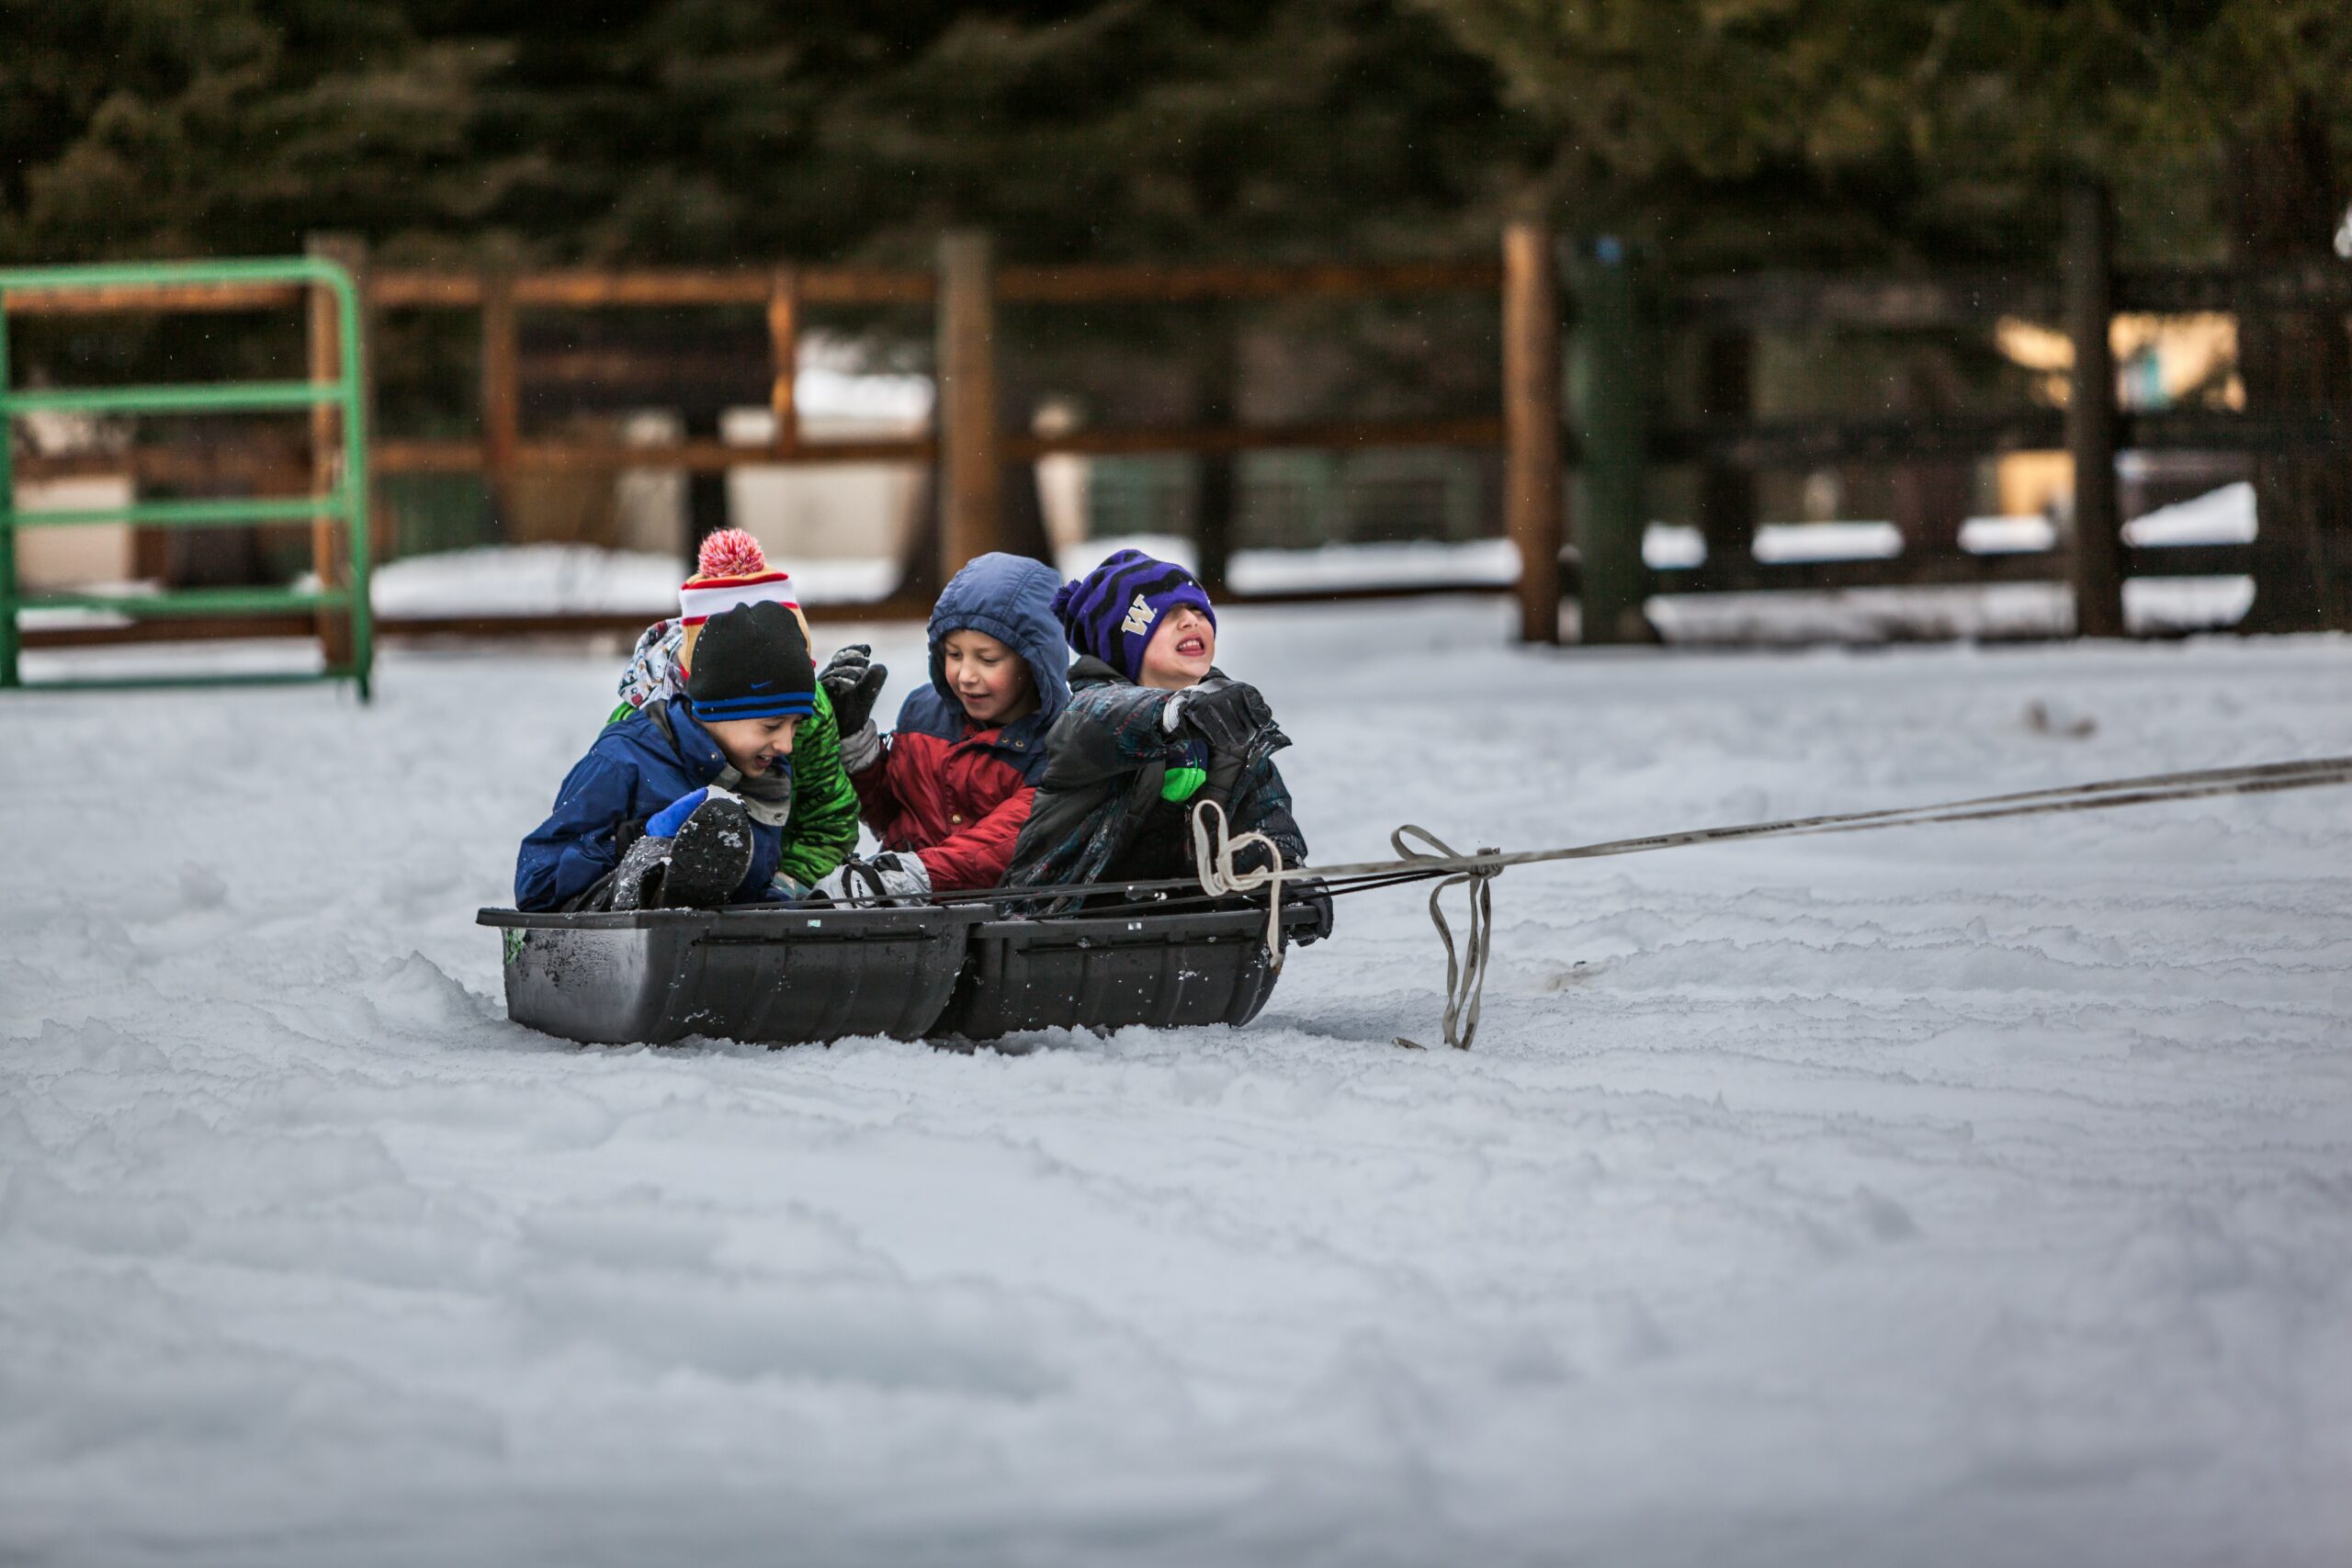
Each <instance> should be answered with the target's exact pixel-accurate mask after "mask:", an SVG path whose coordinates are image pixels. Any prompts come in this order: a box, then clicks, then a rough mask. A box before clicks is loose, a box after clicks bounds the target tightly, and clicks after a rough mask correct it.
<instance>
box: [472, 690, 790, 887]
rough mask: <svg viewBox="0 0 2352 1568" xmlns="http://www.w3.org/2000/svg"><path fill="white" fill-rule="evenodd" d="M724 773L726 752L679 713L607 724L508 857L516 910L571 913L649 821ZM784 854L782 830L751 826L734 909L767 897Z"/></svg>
mask: <svg viewBox="0 0 2352 1568" xmlns="http://www.w3.org/2000/svg"><path fill="white" fill-rule="evenodd" d="M727 771H728V762H727V756H726V753H724V752H722V751H721V750H719V749H718V742H717V741H715V740H713V739H711V738H710V735H709V732H708V731H707V730H705V729H704V728H702V726H701V725H699V724H696V723H695V720H694V716H693V715H691V714H689V713H687V712H686V710H685V705H684V704H678V705H669V704H666V703H663V702H662V701H661V700H660V699H658V698H657V699H655V700H654V701H652V702H650V703H648V704H646V705H645V706H644V708H642V709H641V710H639V711H638V712H635V713H632V714H630V715H629V716H628V717H626V718H623V719H621V720H619V721H617V722H616V723H613V724H608V725H606V726H605V730H604V733H603V734H601V735H599V736H597V737H596V743H595V744H594V746H591V747H590V748H589V749H588V754H587V755H586V756H584V757H582V758H581V759H580V761H578V762H577V763H575V764H574V765H573V766H572V770H571V773H567V774H566V775H564V780H563V787H562V788H560V789H559V790H557V791H556V797H555V810H554V811H553V812H552V813H551V814H550V815H549V816H548V819H547V820H546V821H544V822H542V823H540V824H539V825H538V827H537V829H533V831H532V833H531V836H530V837H529V838H527V839H525V840H523V848H522V850H521V852H519V853H518V854H516V856H515V908H518V909H535V910H537V909H561V908H567V907H569V906H570V905H571V902H572V900H574V899H576V898H578V897H580V896H581V895H582V894H583V893H585V892H587V891H588V890H589V889H590V888H592V887H594V886H595V885H596V884H597V882H599V881H600V880H602V879H603V878H604V877H605V875H606V874H608V873H610V872H611V871H612V869H613V868H614V867H615V866H616V865H618V864H619V863H620V858H621V852H622V851H623V850H624V849H626V848H627V847H628V840H630V839H634V838H635V837H636V836H637V834H638V832H639V831H641V830H642V829H643V827H644V823H645V819H646V818H649V817H650V816H652V815H653V814H654V813H655V812H657V811H659V810H661V809H662V807H665V806H667V805H669V804H670V803H671V802H672V801H673V800H675V799H677V798H678V797H679V796H680V795H687V794H690V793H692V792H693V791H695V790H697V789H700V788H701V787H702V786H703V785H705V784H710V783H712V782H714V781H715V780H717V779H718V776H719V775H720V774H721V773H725V772H727ZM624 829H629V830H628V831H626V832H625V831H624ZM783 847H784V829H783V828H781V827H780V826H770V825H767V824H765V823H762V822H760V821H758V820H757V819H756V818H755V819H753V821H752V869H751V871H750V873H749V874H747V875H745V877H744V878H743V885H742V886H741V887H739V888H737V889H736V890H735V894H734V897H733V900H732V901H733V902H736V903H752V902H756V901H758V900H759V899H761V898H763V897H766V896H767V892H768V889H769V887H770V886H772V879H773V878H774V877H775V867H776V860H777V857H778V856H779V855H780V854H781V852H782V851H783Z"/></svg>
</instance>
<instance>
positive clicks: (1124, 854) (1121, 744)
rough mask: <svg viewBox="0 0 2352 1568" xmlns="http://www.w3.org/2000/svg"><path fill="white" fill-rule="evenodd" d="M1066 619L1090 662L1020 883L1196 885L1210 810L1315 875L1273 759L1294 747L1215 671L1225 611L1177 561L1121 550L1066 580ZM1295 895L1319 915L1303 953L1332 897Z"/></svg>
mask: <svg viewBox="0 0 2352 1568" xmlns="http://www.w3.org/2000/svg"><path fill="white" fill-rule="evenodd" d="M1054 613H1055V614H1056V615H1057V616H1058V617H1059V618H1060V620H1061V623H1062V629H1063V631H1064V632H1065V633H1066V634H1067V635H1068V636H1069V644H1070V647H1071V648H1073V649H1076V650H1077V651H1078V653H1079V655H1080V658H1079V660H1078V662H1077V663H1075V664H1073V665H1072V666H1071V667H1070V671H1069V683H1070V703H1069V708H1068V709H1067V710H1065V711H1064V712H1063V714H1062V716H1061V717H1060V718H1058V719H1057V720H1056V721H1055V723H1054V727H1053V729H1052V731H1051V732H1050V733H1049V734H1048V735H1047V737H1046V770H1045V775H1044V777H1043V778H1042V779H1041V780H1040V781H1039V784H1038V786H1037V798H1036V800H1035V803H1034V804H1033V805H1032V806H1031V807H1030V811H1029V819H1028V821H1027V822H1026V823H1024V824H1023V827H1022V829H1021V839H1020V842H1019V843H1018V845H1017V846H1016V847H1015V848H1014V850H1013V855H1012V870H1011V872H1010V873H1009V874H1007V876H1006V878H1005V882H1006V885H1007V886H1014V887H1024V888H1039V889H1044V888H1050V887H1053V886H1077V885H1083V884H1091V883H1127V882H1147V881H1157V880H1160V879H1162V878H1171V877H1191V876H1193V875H1196V874H1198V868H1197V867H1195V866H1194V865H1193V839H1192V814H1193V807H1194V805H1195V803H1197V802H1198V801H1200V800H1203V799H1209V800H1215V801H1216V802H1217V803H1218V804H1219V805H1220V806H1222V807H1224V809H1225V813H1226V818H1227V823H1228V825H1229V826H1230V829H1231V831H1232V833H1233V835H1234V836H1236V837H1238V836H1239V835H1241V834H1243V833H1248V832H1256V833H1263V834H1264V835H1266V837H1267V838H1268V839H1269V840H1272V843H1273V844H1274V846H1275V847H1276V849H1277V850H1278V851H1279V852H1280V853H1281V855H1282V863H1283V865H1285V866H1300V865H1304V864H1305V863H1306V838H1305V836H1304V835H1302V834H1301V833H1300V832H1299V829H1298V822H1297V819H1296V818H1294V817H1293V816H1292V815H1291V799H1290V791H1289V790H1288V789H1287V788H1286V787H1285V786H1284V785H1283V776H1282V773H1281V772H1280V770H1278V769H1277V768H1276V767H1275V766H1274V761H1273V755H1274V753H1275V752H1276V751H1278V750H1282V749H1283V747H1285V746H1288V745H1289V744H1290V738H1289V737H1288V736H1286V735H1284V734H1283V732H1282V731H1281V729H1279V728H1276V727H1275V724H1274V716H1273V713H1272V710H1271V709H1270V708H1268V706H1267V705H1266V700H1265V698H1264V697H1263V696H1262V695H1261V694H1260V693H1259V691H1258V689H1257V688H1256V687H1254V686H1252V685H1250V684H1248V683H1247V682H1240V681H1236V680H1233V679H1231V678H1230V677H1229V676H1227V675H1226V674H1225V673H1224V672H1223V671H1220V670H1218V669H1217V668H1216V607H1215V606H1214V605H1212V604H1210V603H1209V596H1208V593H1207V592H1206V591H1205V590H1204V589H1203V588H1202V587H1201V585H1200V582H1199V581H1198V580H1196V579H1195V578H1194V577H1193V574H1192V573H1191V572H1189V571H1187V570H1184V569H1183V568H1182V567H1181V566H1179V565H1177V564H1175V563H1174V562H1172V561H1164V560H1159V559H1155V558H1152V557H1150V556H1148V555H1145V554H1144V553H1143V552H1142V551H1140V550H1133V549H1126V550H1120V551H1118V552H1117V553H1116V554H1114V555H1113V556H1112V557H1111V558H1109V559H1108V560H1105V561H1104V562H1103V564H1102V565H1101V566H1099V567H1097V568H1095V569H1094V570H1092V571H1091V572H1090V573H1088V574H1087V575H1086V576H1085V577H1083V578H1081V579H1080V580H1079V581H1076V582H1070V583H1066V584H1064V585H1063V587H1062V589H1061V592H1059V593H1057V595H1055V598H1054ZM1253 861H1254V862H1256V863H1258V864H1260V865H1262V863H1263V854H1262V852H1261V851H1259V850H1258V848H1257V847H1256V846H1254V845H1251V846H1248V847H1246V848H1245V849H1243V850H1242V851H1240V852H1237V854H1236V856H1235V864H1236V866H1237V867H1238V868H1240V869H1244V870H1248V869H1255V868H1256V867H1255V866H1253V864H1252V862H1253ZM1285 895H1286V897H1289V898H1292V899H1295V900H1296V901H1298V902H1302V903H1305V904H1307V905H1309V906H1311V907H1313V908H1316V909H1317V911H1318V912H1319V914H1320V916H1321V919H1319V920H1318V922H1317V926H1316V927H1315V929H1314V930H1313V931H1310V932H1309V933H1307V934H1306V935H1305V936H1303V937H1301V939H1300V940H1301V941H1302V942H1312V941H1315V940H1317V938H1320V937H1323V936H1328V935H1329V934H1330V929H1331V900H1330V896H1329V894H1328V893H1326V892H1324V891H1323V889H1322V888H1321V887H1320V886H1317V885H1315V884H1313V883H1293V884H1290V885H1288V886H1287V887H1286V888H1285ZM1074 901H1075V900H1074V899H1070V898H1064V899H1058V900H1054V901H1052V902H1051V903H1049V904H1046V906H1044V907H1043V908H1042V909H1040V910H1039V912H1052V911H1054V910H1057V909H1061V908H1068V907H1069V904H1071V903H1072V902H1074Z"/></svg>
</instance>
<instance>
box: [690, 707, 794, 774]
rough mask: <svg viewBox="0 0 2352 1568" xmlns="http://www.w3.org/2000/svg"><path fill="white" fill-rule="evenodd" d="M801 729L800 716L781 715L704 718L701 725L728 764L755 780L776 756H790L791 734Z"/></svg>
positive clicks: (770, 764) (771, 764) (772, 763)
mask: <svg viewBox="0 0 2352 1568" xmlns="http://www.w3.org/2000/svg"><path fill="white" fill-rule="evenodd" d="M703 728H704V729H705V730H706V731H707V733H708V734H709V736H710V738H711V739H713V740H714V741H716V742H718V750H720V751H721V752H722V753H723V754H724V755H725V756H726V758H727V762H728V765H729V767H731V768H733V769H734V770H735V771H736V772H737V773H741V774H742V775H743V776H744V777H745V778H747V779H755V778H757V777H759V776H760V775H761V774H762V773H766V772H767V771H768V769H769V768H770V767H772V766H774V765H775V760H776V759H777V758H778V757H789V756H791V755H792V737H793V734H794V732H795V731H797V729H799V728H800V719H799V716H797V714H784V715H781V716H777V717H775V718H718V719H706V720H704V721H703Z"/></svg>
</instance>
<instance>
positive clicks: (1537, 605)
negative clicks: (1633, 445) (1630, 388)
mask: <svg viewBox="0 0 2352 1568" xmlns="http://www.w3.org/2000/svg"><path fill="white" fill-rule="evenodd" d="M1555 243H1556V242H1555V239H1554V237H1553V234H1552V231H1551V230H1550V229H1549V228H1547V227H1545V226H1544V225H1543V224H1540V223H1514V224H1512V225H1511V226H1510V228H1508V229H1506V230H1505V231H1503V447H1504V456H1503V518H1504V523H1505V525H1506V527H1507V529H1508V531H1509V533H1510V537H1511V541H1512V542H1513V543H1514V544H1516V545H1517V546H1518V547H1519V639H1520V641H1521V642H1537V643H1556V642H1558V641H1559V640H1560V535H1561V484H1560V290H1559V276H1558V266H1557V264H1556V262H1555Z"/></svg>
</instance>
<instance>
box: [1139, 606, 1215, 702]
mask: <svg viewBox="0 0 2352 1568" xmlns="http://www.w3.org/2000/svg"><path fill="white" fill-rule="evenodd" d="M1214 663H1216V622H1214V621H1212V620H1210V619H1209V618H1208V617H1207V616H1206V615H1202V614H1201V613H1200V611H1198V610H1196V609H1194V608H1193V606H1192V605H1190V604H1179V605H1177V606H1176V607H1175V608H1174V609H1172V610H1170V611H1169V612H1168V614H1167V615H1166V616H1164V617H1163V618H1162V619H1161V620H1160V623H1159V629H1158V630H1156V631H1154V632H1153V633H1152V634H1151V641H1150V642H1148V643H1147V644H1145V645H1144V650H1143V664H1142V667H1141V668H1140V669H1138V670H1137V671H1136V685H1138V686H1151V687H1156V688H1157V689H1159V690H1160V691H1163V692H1181V691H1182V690H1184V689H1185V688H1186V687H1187V686H1197V685H1199V684H1200V683H1201V682H1202V681H1203V680H1204V678H1205V677H1206V676H1207V674H1208V672H1209V666H1210V665H1212V664H1214Z"/></svg>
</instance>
